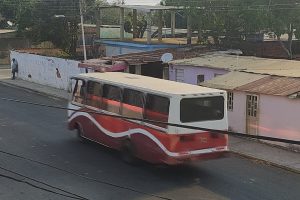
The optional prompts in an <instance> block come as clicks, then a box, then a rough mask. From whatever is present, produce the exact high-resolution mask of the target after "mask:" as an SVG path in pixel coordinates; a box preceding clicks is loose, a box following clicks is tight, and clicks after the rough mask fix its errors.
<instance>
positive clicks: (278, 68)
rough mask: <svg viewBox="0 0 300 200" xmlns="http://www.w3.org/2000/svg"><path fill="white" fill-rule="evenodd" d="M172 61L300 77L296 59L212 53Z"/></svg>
mask: <svg viewBox="0 0 300 200" xmlns="http://www.w3.org/2000/svg"><path fill="white" fill-rule="evenodd" d="M170 63H171V64H173V65H185V66H202V67H210V68H217V69H227V70H231V71H244V72H251V73H256V74H268V75H277V76H287V77H300V62H299V61H295V60H284V59H267V58H257V57H252V56H236V55H226V54H221V53H211V54H203V55H201V56H200V57H195V58H190V59H184V60H175V61H172V62H170Z"/></svg>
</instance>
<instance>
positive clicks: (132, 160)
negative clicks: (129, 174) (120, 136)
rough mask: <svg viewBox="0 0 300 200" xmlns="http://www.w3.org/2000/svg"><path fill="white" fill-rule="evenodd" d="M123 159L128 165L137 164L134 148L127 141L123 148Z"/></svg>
mask: <svg viewBox="0 0 300 200" xmlns="http://www.w3.org/2000/svg"><path fill="white" fill-rule="evenodd" d="M121 158H122V160H123V161H124V162H125V163H128V164H136V163H137V158H136V156H135V149H134V146H133V144H132V143H131V142H130V141H129V140H126V141H125V142H124V144H123V146H122V148H121Z"/></svg>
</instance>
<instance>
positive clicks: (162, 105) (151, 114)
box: [144, 94, 170, 127]
mask: <svg viewBox="0 0 300 200" xmlns="http://www.w3.org/2000/svg"><path fill="white" fill-rule="evenodd" d="M169 106H170V100H169V99H168V98H166V97H161V96H157V95H152V94H148V95H147V97H146V106H145V115H144V116H145V119H150V120H155V121H161V122H168V119H169ZM155 125H157V126H161V127H166V125H163V124H159V123H156V124H155Z"/></svg>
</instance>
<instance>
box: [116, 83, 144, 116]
mask: <svg viewBox="0 0 300 200" xmlns="http://www.w3.org/2000/svg"><path fill="white" fill-rule="evenodd" d="M144 101H145V100H144V94H143V93H142V92H139V91H136V90H131V89H124V91H123V104H122V113H121V114H122V115H123V116H124V117H132V118H138V119H143V108H144Z"/></svg>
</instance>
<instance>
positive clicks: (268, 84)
mask: <svg viewBox="0 0 300 200" xmlns="http://www.w3.org/2000/svg"><path fill="white" fill-rule="evenodd" d="M236 90H240V91H245V92H251V93H260V94H268V95H277V96H289V95H292V94H295V93H298V92H300V78H290V77H278V76H267V77H265V78H262V79H259V80H257V81H253V82H251V83H248V84H245V85H243V86H240V87H237V88H236Z"/></svg>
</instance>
